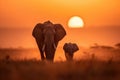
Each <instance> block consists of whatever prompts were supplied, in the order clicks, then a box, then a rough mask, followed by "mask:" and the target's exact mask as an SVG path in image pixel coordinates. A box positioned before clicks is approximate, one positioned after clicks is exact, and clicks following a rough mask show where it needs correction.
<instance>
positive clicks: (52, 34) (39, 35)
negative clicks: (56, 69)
mask: <svg viewBox="0 0 120 80" xmlns="http://www.w3.org/2000/svg"><path fill="white" fill-rule="evenodd" d="M65 35H66V31H65V29H64V28H63V26H62V25H61V24H53V23H52V22H50V21H46V22H44V23H38V24H37V25H36V26H35V27H34V29H33V31H32V36H33V37H34V38H35V40H36V43H37V45H38V48H39V51H40V54H41V60H42V61H43V60H45V59H46V60H49V61H53V60H54V55H55V51H56V48H57V45H58V42H59V41H60V40H62V39H63V38H64V36H65Z"/></svg>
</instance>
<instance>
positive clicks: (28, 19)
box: [0, 0, 120, 47]
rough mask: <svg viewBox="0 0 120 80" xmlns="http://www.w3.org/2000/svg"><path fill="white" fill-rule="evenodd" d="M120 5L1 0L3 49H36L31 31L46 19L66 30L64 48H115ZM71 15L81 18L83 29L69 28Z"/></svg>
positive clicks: (106, 0)
mask: <svg viewBox="0 0 120 80" xmlns="http://www.w3.org/2000/svg"><path fill="white" fill-rule="evenodd" d="M119 4H120V1H119V0H23V1H21V0H0V37H1V39H0V47H19V46H22V47H36V43H35V40H34V38H33V37H32V35H31V33H32V29H33V28H34V26H35V25H36V24H37V23H39V22H41V23H42V22H44V21H47V20H50V21H52V22H53V23H60V24H62V25H63V26H64V28H65V29H66V31H67V35H66V37H65V38H64V39H63V40H61V41H60V45H61V46H62V45H63V44H64V43H65V42H74V43H77V44H78V45H80V46H90V45H92V44H94V43H98V44H104V45H114V44H115V43H118V42H120V38H119V34H120V5H119ZM72 16H80V17H81V18H82V19H83V21H84V23H85V24H84V28H80V29H69V28H68V25H67V23H68V20H69V18H70V17H72Z"/></svg>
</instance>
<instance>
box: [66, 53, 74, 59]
mask: <svg viewBox="0 0 120 80" xmlns="http://www.w3.org/2000/svg"><path fill="white" fill-rule="evenodd" d="M65 57H66V59H67V60H68V61H72V60H73V54H71V53H68V52H65Z"/></svg>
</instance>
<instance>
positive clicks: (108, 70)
mask: <svg viewBox="0 0 120 80" xmlns="http://www.w3.org/2000/svg"><path fill="white" fill-rule="evenodd" d="M0 80H120V62H112V61H111V62H103V61H98V60H81V61H77V62H75V61H73V62H56V63H51V62H40V61H36V60H29V61H27V60H24V61H11V60H8V61H6V60H2V61H0Z"/></svg>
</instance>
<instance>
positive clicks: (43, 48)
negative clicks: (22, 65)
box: [42, 44, 45, 52]
mask: <svg viewBox="0 0 120 80" xmlns="http://www.w3.org/2000/svg"><path fill="white" fill-rule="evenodd" d="M44 50H45V44H44V45H43V47H42V51H43V52H44Z"/></svg>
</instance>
